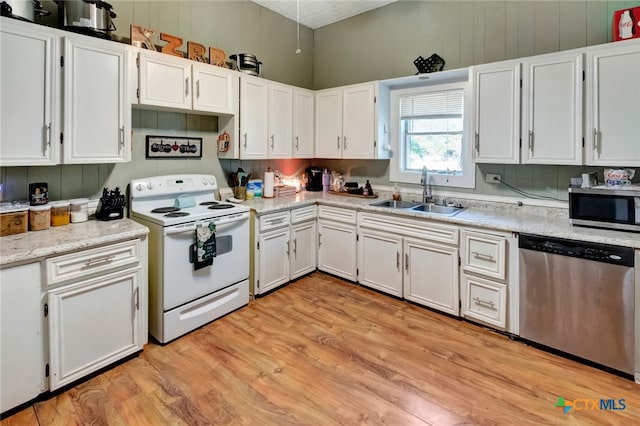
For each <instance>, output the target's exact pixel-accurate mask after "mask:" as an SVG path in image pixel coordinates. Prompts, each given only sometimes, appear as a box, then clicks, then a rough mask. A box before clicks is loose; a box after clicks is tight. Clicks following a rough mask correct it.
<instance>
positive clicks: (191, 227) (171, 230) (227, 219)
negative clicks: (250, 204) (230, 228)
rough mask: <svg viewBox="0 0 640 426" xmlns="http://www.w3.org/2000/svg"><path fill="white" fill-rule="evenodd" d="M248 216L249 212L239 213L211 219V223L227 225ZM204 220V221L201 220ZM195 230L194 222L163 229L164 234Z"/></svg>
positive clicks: (245, 218)
mask: <svg viewBox="0 0 640 426" xmlns="http://www.w3.org/2000/svg"><path fill="white" fill-rule="evenodd" d="M248 218H249V213H240V214H237V215H231V216H229V217H225V218H221V219H212V220H213V223H215V224H216V227H218V226H221V225H227V224H230V223H236V222H241V221H243V220H247V219H248ZM202 222H206V221H202ZM195 230H196V223H192V224H190V225H187V226H181V227H179V228H168V229H165V230H164V235H176V234H184V233H187V232H193V231H195Z"/></svg>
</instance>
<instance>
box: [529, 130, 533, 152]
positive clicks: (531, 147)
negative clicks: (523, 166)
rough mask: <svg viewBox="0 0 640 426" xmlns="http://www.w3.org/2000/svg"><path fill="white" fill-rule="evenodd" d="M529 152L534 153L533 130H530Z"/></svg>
mask: <svg viewBox="0 0 640 426" xmlns="http://www.w3.org/2000/svg"><path fill="white" fill-rule="evenodd" d="M529 151H531V152H533V130H529Z"/></svg>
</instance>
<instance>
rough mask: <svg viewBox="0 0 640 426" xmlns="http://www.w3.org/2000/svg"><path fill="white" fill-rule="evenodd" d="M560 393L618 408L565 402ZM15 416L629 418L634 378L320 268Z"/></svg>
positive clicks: (163, 420) (176, 420)
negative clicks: (568, 406) (615, 403)
mask: <svg viewBox="0 0 640 426" xmlns="http://www.w3.org/2000/svg"><path fill="white" fill-rule="evenodd" d="M560 396H561V397H564V398H565V400H566V401H574V400H578V399H597V400H599V399H601V398H605V399H610V398H612V399H616V400H618V399H624V400H625V403H626V409H625V410H620V411H600V410H595V411H594V410H577V409H572V410H569V412H568V414H563V410H562V409H561V408H557V407H555V404H556V402H557V401H558V397H560ZM583 407H584V404H583V403H579V404H578V406H577V408H583ZM14 424H18V425H31V424H34V425H35V424H40V425H58V424H65V425H73V424H78V425H86V424H113V425H164V424H167V425H179V424H185V425H196V424H215V425H225V424H241V425H242V424H246V425H334V424H335V425H338V424H340V425H354V424H385V425H463V424H464V425H476V424H477V425H524V424H535V425H540V424H558V425H568V424H569V425H571V424H594V425H596V424H597V425H601V424H610V425H631V424H640V385H636V384H635V383H634V382H632V381H631V380H628V379H625V378H621V377H618V376H616V375H612V374H609V373H606V372H603V371H600V370H598V369H595V368H592V367H589V366H586V365H582V364H580V363H577V362H574V361H571V360H568V359H564V358H561V357H558V356H555V355H552V354H549V353H546V352H543V351H541V350H538V349H535V348H532V347H529V346H527V345H525V344H523V343H521V342H516V341H512V340H510V339H508V338H507V337H505V336H503V335H501V334H498V333H495V332H492V331H489V330H485V329H483V328H482V327H479V326H477V325H474V324H470V323H468V322H465V321H460V320H457V319H454V318H450V317H447V316H444V315H440V314H438V313H434V312H431V311H429V310H427V309H423V308H421V307H418V306H415V305H412V304H409V303H406V302H403V301H400V300H396V299H393V298H390V297H387V296H384V295H381V294H378V293H376V292H373V291H370V290H367V289H366V288H363V287H360V286H357V285H354V284H350V283H346V282H344V281H341V280H339V279H336V278H334V277H330V276H327V275H325V274H322V273H314V274H312V275H310V276H308V277H305V278H303V279H300V280H298V281H296V282H294V283H292V284H290V285H288V286H286V287H284V288H282V289H280V290H278V291H276V292H274V293H271V294H269V295H267V296H265V297H263V298H260V299H258V300H257V301H254V302H252V303H251V304H250V305H249V306H248V307H245V308H242V309H240V310H238V311H236V312H234V313H232V314H231V315H228V316H226V317H224V318H221V319H219V320H217V321H215V322H213V323H211V324H209V325H207V326H205V327H202V328H200V329H199V330H196V331H194V332H192V333H190V334H189V335H187V336H184V337H182V338H180V339H178V340H176V341H174V342H171V343H169V344H167V345H165V346H160V345H158V344H155V343H151V344H149V345H147V346H145V349H144V351H143V352H142V353H141V354H140V356H138V357H136V358H133V359H132V360H130V361H128V362H125V363H123V364H120V365H118V366H116V367H114V368H112V369H110V370H108V371H106V372H105V373H103V374H101V375H98V376H96V377H93V378H91V379H89V380H87V381H85V382H83V383H80V384H78V385H77V386H75V387H73V388H71V389H69V390H67V391H65V392H63V393H60V394H58V395H56V396H53V397H52V398H50V399H48V400H46V401H42V402H37V403H35V404H34V405H33V406H30V407H28V408H26V409H24V410H22V411H20V412H18V413H16V414H15V415H13V416H11V417H9V418H6V419H4V420H2V425H3V426H4V425H14Z"/></svg>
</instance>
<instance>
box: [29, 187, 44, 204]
mask: <svg viewBox="0 0 640 426" xmlns="http://www.w3.org/2000/svg"><path fill="white" fill-rule="evenodd" d="M48 202H49V186H48V185H47V183H46V182H38V183H30V184H29V204H30V205H32V206H41V205H43V204H47V203H48Z"/></svg>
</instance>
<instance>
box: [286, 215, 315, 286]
mask: <svg viewBox="0 0 640 426" xmlns="http://www.w3.org/2000/svg"><path fill="white" fill-rule="evenodd" d="M317 235H318V231H317V225H316V221H315V220H312V221H309V222H303V223H299V224H297V225H293V226H291V279H292V280H293V279H295V278H298V277H300V276H302V275H304V274H308V273H310V272H313V271H315V269H316V247H317V244H316V237H317Z"/></svg>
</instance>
